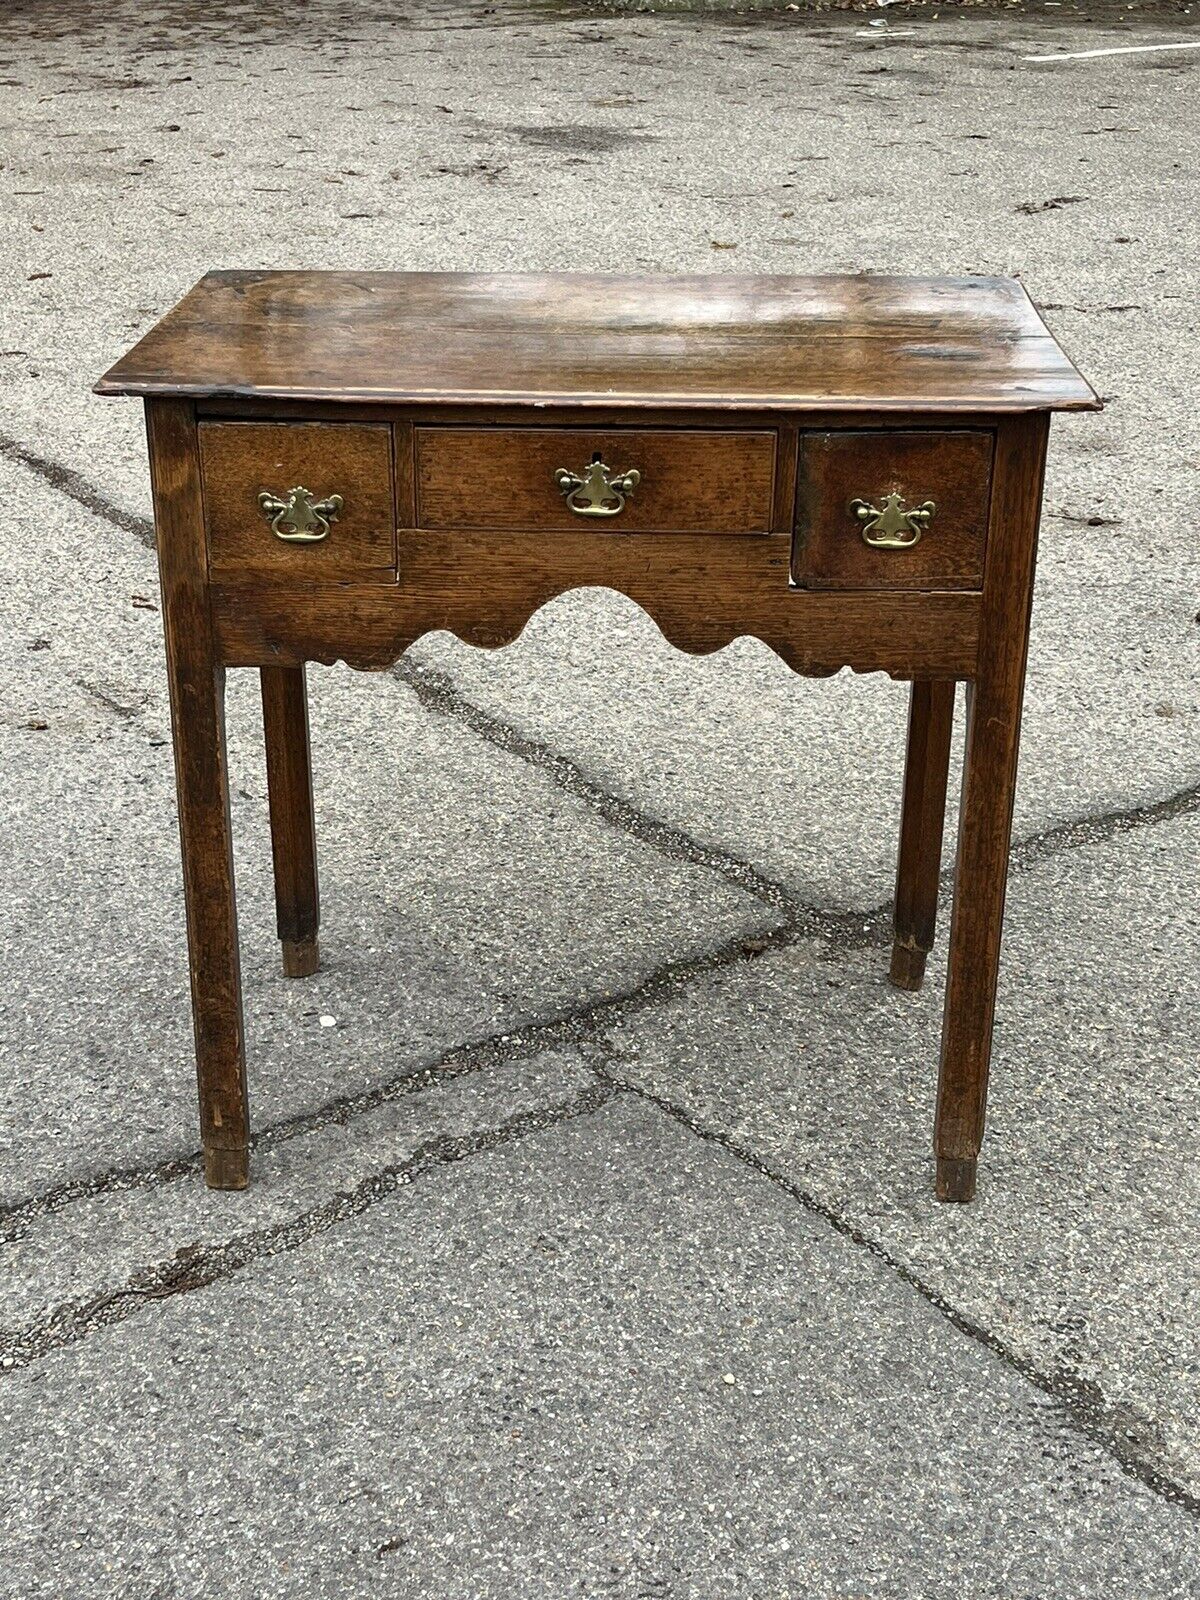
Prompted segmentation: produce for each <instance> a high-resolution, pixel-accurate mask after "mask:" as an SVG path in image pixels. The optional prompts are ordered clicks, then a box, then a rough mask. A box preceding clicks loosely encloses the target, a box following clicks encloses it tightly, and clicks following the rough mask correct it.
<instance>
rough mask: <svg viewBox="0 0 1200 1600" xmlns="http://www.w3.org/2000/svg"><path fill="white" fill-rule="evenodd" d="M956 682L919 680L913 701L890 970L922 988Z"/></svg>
mask: <svg viewBox="0 0 1200 1600" xmlns="http://www.w3.org/2000/svg"><path fill="white" fill-rule="evenodd" d="M954 687H955V686H954V684H953V682H948V681H943V680H941V679H937V680H931V679H917V680H916V681H914V683H913V686H912V695H911V698H910V700H909V710H908V756H907V759H906V762H905V767H904V802H903V809H902V811H901V816H900V851H899V859H898V862H897V866H896V907H895V913H894V917H893V923H894V927H895V941H894V943H893V945H892V968H891V973H890V977H891V980H892V982H893V983H894V984H895V985H896V987H897V988H898V989H919V988H920V987H921V980H922V979H923V978H924V976H925V957H926V955H927V954H928V953H929V951H930V950H932V949H933V930H934V927H935V925H936V922H937V901H938V876H939V874H940V872H941V867H942V832H943V829H944V827H945V821H946V780H947V776H948V773H949V768H950V733H951V729H952V728H953V725H954Z"/></svg>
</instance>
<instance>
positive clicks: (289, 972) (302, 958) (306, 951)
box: [283, 939, 321, 978]
mask: <svg viewBox="0 0 1200 1600" xmlns="http://www.w3.org/2000/svg"><path fill="white" fill-rule="evenodd" d="M320 965H321V951H320V948H319V947H318V944H317V941H316V939H284V940H283V975H284V977H285V978H311V977H312V975H313V973H314V972H315V971H316V970H317V968H318V967H319V966H320Z"/></svg>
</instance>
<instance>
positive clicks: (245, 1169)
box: [204, 1144, 250, 1189]
mask: <svg viewBox="0 0 1200 1600" xmlns="http://www.w3.org/2000/svg"><path fill="white" fill-rule="evenodd" d="M204 1181H205V1183H206V1184H207V1185H208V1187H209V1188H210V1189H244V1188H245V1187H246V1185H247V1184H248V1183H249V1182H250V1152H249V1150H247V1149H246V1147H245V1146H244V1145H243V1146H241V1147H240V1148H239V1149H237V1150H226V1149H222V1148H220V1147H219V1146H217V1145H211V1144H210V1145H205V1147H204Z"/></svg>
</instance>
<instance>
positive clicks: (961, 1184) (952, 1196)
mask: <svg viewBox="0 0 1200 1600" xmlns="http://www.w3.org/2000/svg"><path fill="white" fill-rule="evenodd" d="M978 1165H979V1162H978V1159H977V1158H976V1157H975V1156H938V1158H937V1197H938V1199H939V1200H957V1201H959V1202H965V1201H968V1200H974V1198H975V1172H976V1169H977V1167H978Z"/></svg>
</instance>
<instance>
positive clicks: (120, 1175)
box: [0, 923, 890, 1245]
mask: <svg viewBox="0 0 1200 1600" xmlns="http://www.w3.org/2000/svg"><path fill="white" fill-rule="evenodd" d="M815 937H817V935H814V934H813V933H812V931H811V930H809V929H807V928H802V927H798V926H796V925H793V924H791V923H785V924H782V925H780V926H779V927H777V928H773V929H766V930H764V931H763V932H762V933H756V934H740V935H737V936H736V937H734V938H732V939H729V940H727V941H726V943H725V944H723V945H720V946H719V947H718V948H717V949H715V950H708V951H705V952H704V953H703V954H702V955H698V956H691V957H688V958H687V959H685V960H681V961H670V962H666V963H664V964H663V965H662V966H660V967H656V968H655V969H654V971H653V972H651V973H650V974H649V976H647V977H645V978H643V979H641V980H640V981H639V982H638V983H636V984H633V985H631V987H630V988H628V989H625V990H622V991H619V992H618V993H616V994H607V995H604V996H601V997H600V998H598V999H595V1000H590V1001H588V1002H587V1003H586V1004H585V1005H582V1006H576V1007H573V1008H571V1009H570V1010H559V1011H555V1012H552V1013H550V1014H548V1015H547V1016H544V1017H540V1018H538V1019H536V1020H534V1021H532V1022H528V1023H524V1024H522V1025H519V1026H517V1027H512V1028H505V1029H503V1030H502V1031H500V1032H498V1033H493V1034H488V1035H486V1036H485V1037H484V1038H482V1039H476V1040H471V1041H469V1042H467V1043H464V1044H456V1045H453V1046H452V1047H451V1048H450V1049H449V1050H447V1051H446V1052H445V1053H444V1054H442V1055H441V1056H439V1057H438V1058H437V1059H436V1060H435V1061H433V1062H430V1063H427V1064H426V1065H424V1066H422V1067H414V1068H411V1069H409V1070H406V1071H403V1072H398V1073H396V1074H394V1075H393V1076H392V1077H391V1078H389V1079H387V1080H386V1082H384V1083H381V1084H377V1085H376V1086H375V1087H374V1088H371V1089H363V1090H360V1091H359V1092H358V1093H355V1094H347V1095H338V1096H335V1097H333V1098H331V1099H329V1100H325V1101H323V1102H322V1103H321V1104H320V1105H319V1106H316V1107H314V1108H312V1109H311V1110H309V1111H302V1112H297V1113H296V1114H295V1115H293V1116H290V1117H283V1118H281V1119H280V1120H279V1121H277V1122H272V1123H267V1124H265V1125H264V1126H262V1127H261V1128H259V1129H258V1130H257V1132H255V1133H254V1134H253V1135H252V1137H251V1140H250V1148H251V1150H252V1151H261V1150H269V1149H273V1148H275V1147H276V1146H278V1145H281V1144H284V1143H285V1142H286V1141H287V1140H289V1139H294V1138H297V1137H299V1136H301V1135H304V1134H308V1133H315V1132H317V1131H318V1130H319V1129H321V1128H323V1127H326V1126H329V1125H330V1124H340V1125H343V1126H344V1125H345V1124H347V1123H349V1122H352V1121H354V1120H355V1118H357V1117H360V1116H363V1115H364V1114H365V1113H366V1112H369V1111H374V1110H375V1109H376V1108H377V1107H379V1106H382V1105H385V1104H387V1103H388V1102H389V1101H392V1100H398V1099H402V1098H403V1097H405V1096H407V1095H410V1094H417V1093H420V1092H421V1091H423V1090H425V1089H429V1088H432V1087H434V1086H435V1085H436V1084H440V1083H448V1082H450V1081H451V1080H452V1079H454V1078H458V1077H462V1076H463V1075H464V1074H466V1073H470V1072H478V1071H480V1070H481V1069H483V1068H486V1067H491V1066H499V1065H503V1064H505V1063H507V1062H510V1061H524V1060H528V1059H529V1058H530V1057H531V1056H536V1055H539V1054H541V1053H542V1052H543V1051H545V1050H552V1049H555V1048H561V1047H563V1046H567V1045H578V1044H582V1043H586V1042H587V1041H588V1040H590V1039H592V1038H594V1037H595V1036H596V1034H597V1033H599V1032H600V1031H601V1030H602V1029H604V1028H607V1027H611V1026H612V1025H613V1024H614V1023H617V1022H621V1021H624V1020H625V1019H626V1018H628V1017H631V1016H635V1015H636V1014H637V1013H638V1012H640V1011H643V1010H645V1009H647V1008H648V1007H650V1006H652V1005H654V1004H655V1003H656V1002H657V1001H658V1000H660V999H663V998H666V997H667V996H668V995H671V994H675V993H677V992H678V991H679V990H681V989H683V988H686V986H687V985H688V984H690V983H693V982H695V981H696V980H697V979H698V978H700V977H702V976H703V975H704V974H706V973H709V972H717V971H721V970H723V969H724V968H726V967H730V966H733V965H735V964H736V963H737V962H739V961H751V960H754V959H755V958H756V957H758V956H760V955H762V954H763V953H765V952H766V951H768V950H780V949H784V948H787V947H789V946H791V945H794V944H798V943H801V942H802V941H803V940H805V939H812V938H815ZM847 937H848V936H847ZM888 938H890V934H889V933H888V930H887V928H886V926H885V925H882V924H880V923H876V924H870V923H868V924H864V925H863V926H862V929H861V934H860V942H861V945H862V947H863V948H866V947H869V946H871V945H881V944H883V943H885V942H886V941H887V939H888ZM842 947H843V948H848V947H849V946H848V942H847V940H846V939H844V942H843V946H842ZM202 1165H203V1163H202V1160H201V1156H200V1153H199V1152H198V1151H194V1152H188V1153H187V1154H180V1155H174V1156H169V1157H167V1158H166V1159H164V1160H162V1161H158V1162H155V1163H152V1164H149V1165H147V1166H143V1167H112V1168H108V1169H106V1170H105V1171H103V1172H98V1173H93V1174H90V1175H88V1176H86V1177H81V1178H72V1179H67V1180H65V1181H64V1182H62V1183H59V1184H56V1185H55V1186H54V1187H53V1188H51V1189H45V1190H42V1191H41V1192H40V1193H37V1194H33V1195H29V1196H27V1197H26V1198H24V1199H22V1200H15V1201H12V1202H10V1203H9V1204H8V1205H7V1206H4V1207H0V1224H2V1225H3V1229H2V1231H0V1245H3V1244H11V1243H14V1242H15V1241H16V1240H18V1239H20V1238H22V1237H24V1234H25V1232H26V1231H27V1229H28V1227H29V1226H30V1224H31V1223H33V1222H35V1221H36V1220H38V1219H39V1218H41V1217H45V1216H51V1215H53V1214H54V1213H55V1212H57V1211H62V1210H64V1209H65V1208H66V1207H67V1206H69V1205H73V1204H75V1203H76V1202H78V1201H81V1200H89V1199H93V1198H96V1197H97V1196H101V1195H107V1194H120V1193H123V1192H126V1191H128V1190H131V1189H157V1188H161V1187H163V1186H164V1185H165V1184H169V1183H174V1182H175V1181H177V1180H178V1179H180V1178H184V1177H189V1176H191V1175H192V1174H195V1173H199V1172H200V1170H201V1167H202Z"/></svg>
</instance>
